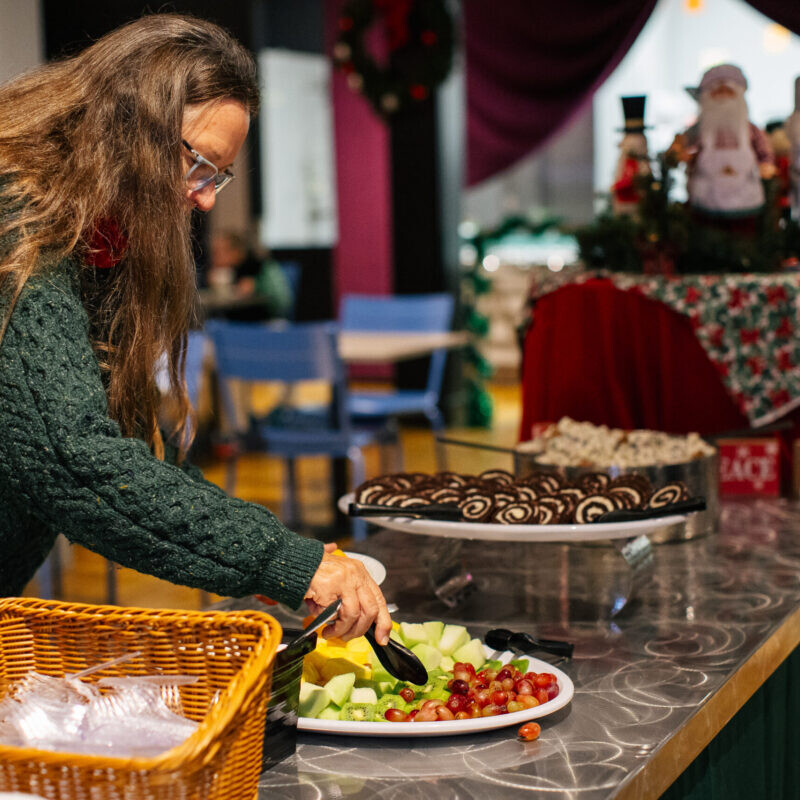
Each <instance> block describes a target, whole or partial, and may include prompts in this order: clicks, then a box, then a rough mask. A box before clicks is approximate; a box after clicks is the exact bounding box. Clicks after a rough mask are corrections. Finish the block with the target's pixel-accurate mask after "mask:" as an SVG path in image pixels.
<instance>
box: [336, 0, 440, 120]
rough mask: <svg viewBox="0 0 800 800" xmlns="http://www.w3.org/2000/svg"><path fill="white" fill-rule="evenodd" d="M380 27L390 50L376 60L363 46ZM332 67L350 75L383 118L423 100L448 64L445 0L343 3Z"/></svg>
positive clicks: (356, 88)
mask: <svg viewBox="0 0 800 800" xmlns="http://www.w3.org/2000/svg"><path fill="white" fill-rule="evenodd" d="M375 25H379V26H380V27H381V30H382V33H383V35H384V37H385V40H386V44H387V48H388V51H389V55H388V59H384V60H381V59H378V58H376V56H375V55H374V54H373V53H370V52H369V50H368V48H367V39H368V38H369V37H368V33H369V31H370V30H371V29H372V28H373V26H375ZM338 28H339V31H340V33H339V36H338V38H337V40H336V43H335V44H334V48H333V57H334V61H335V62H336V65H337V66H338V67H339V69H341V70H342V71H343V72H345V73H351V74H352V73H353V72H355V73H356V74H357V75H358V76H359V77H360V78H361V80H360V82H354V81H348V86H350V88H351V89H353V91H357V92H359V93H360V94H363V95H364V97H365V98H366V99H367V100H368V101H369V103H370V104H371V105H372V107H373V108H374V109H375V110H376V111H377V112H378V113H379V114H380V115H381V116H384V117H389V116H392V115H393V114H395V113H398V112H402V111H405V110H408V109H410V108H413V107H414V106H415V105H417V104H419V103H421V102H423V101H425V100H426V99H428V98H429V97H430V96H431V95H432V93H433V91H434V90H435V89H436V87H437V86H438V85H439V84H440V83H441V82H442V81H443V80H444V79H445V78H446V77H447V75H448V73H449V72H450V68H451V66H452V63H453V48H454V27H453V21H452V19H451V17H450V13H449V12H448V10H447V6H446V3H445V2H444V0H348V1H347V2H346V3H345V4H344V6H343V8H342V11H341V14H340V16H339V19H338Z"/></svg>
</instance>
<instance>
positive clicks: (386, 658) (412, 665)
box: [278, 599, 428, 686]
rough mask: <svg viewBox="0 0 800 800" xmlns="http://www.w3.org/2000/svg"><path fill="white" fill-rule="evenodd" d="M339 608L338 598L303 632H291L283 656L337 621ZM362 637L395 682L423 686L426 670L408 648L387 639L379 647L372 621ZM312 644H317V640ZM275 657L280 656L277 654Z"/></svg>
mask: <svg viewBox="0 0 800 800" xmlns="http://www.w3.org/2000/svg"><path fill="white" fill-rule="evenodd" d="M341 605H342V601H341V599H339V600H335V601H334V602H333V603H331V604H330V605H329V606H328V607H327V608H326V609H325V610H324V611H322V613H321V614H319V616H318V617H316V619H314V620H312V621H311V622H310V623H309V624H308V626H306V627H305V628H304V629H303V630H302V631H292V632H291V633H292V634H294V638H293V639H292V641H291V642H289V644H288V646H287V647H286V649H285V650H284V651H283V653H287V652H291V653H295V654H296V653H297V652H298V651H299V650H300V648H301V647H302V646H303V644H304V643H306V642H308V641H310V640H311V637H312V636H314V634H315V633H316V631H317V630H319V629H320V628H321V627H323V626H324V625H329V624H330V623H332V622H333V621H334V620H335V619H336V617H337V615H338V614H339V609H340V608H341ZM287 633H289V631H287V630H284V634H287ZM364 636H365V637H366V639H367V641H368V642H369V643H370V646H371V647H372V649H373V650H374V651H375V655H376V656H377V657H378V661H380V662H381V664H383V666H384V668H385V669H386V671H387V672H388V673H389V674H390V675H394V677H395V678H397V679H398V680H401V681H408V682H409V683H413V684H415V685H416V686H422V685H423V684H426V683H427V682H428V670H426V669H425V667H424V665H423V663H422V662H421V661H420V660H419V658H417V656H415V655H414V654H413V653H412V652H411V651H410V650H409V649H408V648H407V647H404V646H403V645H402V644H400V642H396V641H395V640H394V639H389V643H388V644H386V645H380V644H378V640H377V639H376V638H375V623H374V622H373V623H372V625H371V626H370V628H369V630H368V631H367V632H366V633H365V634H364ZM314 641H316V639H315V640H314ZM309 649H313V645H312V646H311V648H309ZM304 652H305V651H304ZM278 655H281V654H280V653H279V654H278Z"/></svg>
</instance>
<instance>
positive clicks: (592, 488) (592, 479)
mask: <svg viewBox="0 0 800 800" xmlns="http://www.w3.org/2000/svg"><path fill="white" fill-rule="evenodd" d="M610 483H611V478H610V477H609V476H608V475H607V474H606V473H605V472H590V473H589V474H588V475H584V476H583V477H582V478H581V480H580V486H581V488H582V489H586V491H587V492H591V493H593V494H598V493H599V492H604V491H605V490H606V489H608V486H609V484H610Z"/></svg>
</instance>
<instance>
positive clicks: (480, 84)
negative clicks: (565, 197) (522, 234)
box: [463, 0, 800, 186]
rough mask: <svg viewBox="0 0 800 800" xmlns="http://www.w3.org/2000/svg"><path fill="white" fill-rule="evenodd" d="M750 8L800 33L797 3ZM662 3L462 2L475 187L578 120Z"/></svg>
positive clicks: (759, 0) (776, 1)
mask: <svg viewBox="0 0 800 800" xmlns="http://www.w3.org/2000/svg"><path fill="white" fill-rule="evenodd" d="M748 2H749V4H750V5H751V6H753V8H755V9H757V10H758V11H760V12H761V13H762V14H764V15H766V16H767V17H770V18H771V19H773V20H775V21H776V22H778V23H780V24H781V25H784V26H785V27H787V28H789V29H790V30H791V31H793V32H794V33H797V34H799V35H800V2H799V1H798V0H748ZM655 3H656V0H602V2H598V1H597V0H557V1H556V2H549V1H548V2H544V1H543V0H502V2H496V3H490V2H487V0H463V8H464V38H465V49H466V59H467V184H468V185H470V186H472V185H474V184H476V183H480V182H481V181H483V180H486V178H489V177H491V176H492V175H495V174H496V173H498V172H500V171H501V170H504V169H506V168H507V167H510V166H511V165H512V164H514V163H515V162H516V161H518V160H519V159H520V158H522V157H523V156H526V155H528V154H529V153H530V152H532V151H533V150H535V149H537V148H538V147H541V145H542V144H544V142H545V141H546V140H547V139H548V138H550V137H551V136H552V135H553V134H555V133H556V132H558V131H559V130H560V129H561V127H562V126H563V125H565V124H566V123H567V122H569V120H570V119H571V118H572V117H573V116H574V115H575V114H576V113H577V112H578V111H579V110H580V109H581V108H582V107H583V104H584V103H585V102H587V101H588V100H589V99H590V98H591V96H592V94H593V92H594V90H595V89H597V87H598V86H600V84H602V82H603V81H604V80H605V79H606V78H607V77H608V76H609V75H610V74H611V72H612V71H613V70H614V68H615V67H616V66H617V64H619V62H620V61H621V60H622V58H623V56H624V55H625V54H626V53H627V52H628V50H629V49H630V47H631V45H632V44H633V42H634V40H635V39H636V37H637V36H638V34H639V32H640V31H641V29H642V27H643V26H644V24H645V22H646V21H647V19H648V17H649V16H650V13H651V12H652V10H653V7H654V6H655ZM791 77H792V78H794V76H791Z"/></svg>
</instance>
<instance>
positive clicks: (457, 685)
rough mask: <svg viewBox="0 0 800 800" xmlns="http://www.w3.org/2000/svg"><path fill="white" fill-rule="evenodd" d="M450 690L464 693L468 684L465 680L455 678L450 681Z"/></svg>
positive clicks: (467, 688)
mask: <svg viewBox="0 0 800 800" xmlns="http://www.w3.org/2000/svg"><path fill="white" fill-rule="evenodd" d="M451 684H452V685H451V686H450V691H451V692H452V693H453V694H466V693H467V692H468V691H469V684H468V683H467V682H466V681H462V680H459V679H458V678H456V680H454V681H451Z"/></svg>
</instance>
